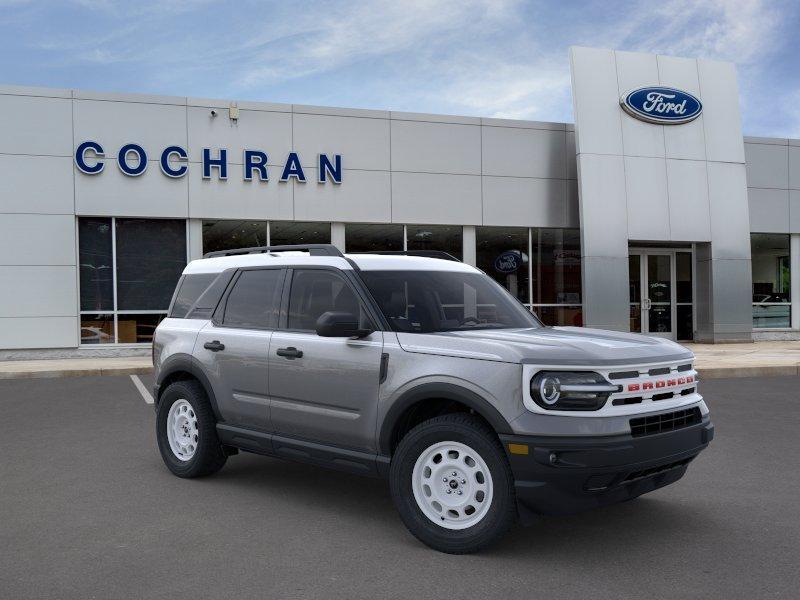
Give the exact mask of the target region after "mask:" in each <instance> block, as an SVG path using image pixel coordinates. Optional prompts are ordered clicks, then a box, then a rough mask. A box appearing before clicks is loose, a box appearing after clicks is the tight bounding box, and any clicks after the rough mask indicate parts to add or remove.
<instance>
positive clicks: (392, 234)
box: [344, 223, 403, 252]
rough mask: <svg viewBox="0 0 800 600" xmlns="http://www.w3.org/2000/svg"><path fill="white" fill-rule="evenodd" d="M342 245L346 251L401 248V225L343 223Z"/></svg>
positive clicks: (394, 249)
mask: <svg viewBox="0 0 800 600" xmlns="http://www.w3.org/2000/svg"><path fill="white" fill-rule="evenodd" d="M344 245H345V248H346V249H347V252H374V251H376V250H393V251H396V250H402V249H403V226H402V225H360V224H355V223H354V224H350V223H348V224H347V225H345V229H344Z"/></svg>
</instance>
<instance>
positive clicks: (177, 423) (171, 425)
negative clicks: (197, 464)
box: [167, 398, 200, 462]
mask: <svg viewBox="0 0 800 600" xmlns="http://www.w3.org/2000/svg"><path fill="white" fill-rule="evenodd" d="M199 439H200V433H199V431H198V429H197V415H196V414H195V412H194V408H192V405H191V404H189V402H188V401H187V400H184V399H182V398H181V399H179V400H176V401H175V402H174V403H173V405H172V406H171V407H170V409H169V414H167V441H169V447H170V449H171V450H172V453H173V454H174V455H175V457H176V458H177V459H178V460H182V461H184V462H186V461H189V460H191V459H192V457H193V456H194V453H195V452H196V451H197V444H198V441H199Z"/></svg>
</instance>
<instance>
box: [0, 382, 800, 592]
mask: <svg viewBox="0 0 800 600" xmlns="http://www.w3.org/2000/svg"><path fill="white" fill-rule="evenodd" d="M141 377H142V380H143V381H144V383H145V385H149V383H150V381H149V376H141ZM798 385H800V378H799V377H774V378H769V379H736V380H714V381H708V382H706V383H705V384H703V394H704V396H705V398H706V401H707V402H708V404H709V407H710V409H711V414H712V417H713V419H714V422H715V425H716V436H715V439H714V441H713V442H712V443H711V445H710V446H709V448H708V449H707V450H706V451H705V452H703V454H701V455H700V456H699V457H698V458H697V460H695V461H694V462H693V463H692V464H691V466H690V467H689V470H688V472H687V473H686V476H685V477H684V478H683V479H681V480H680V481H679V482H677V483H675V484H674V485H671V486H668V487H666V488H664V489H662V490H658V491H656V492H654V493H652V494H648V495H645V496H642V497H641V498H638V499H636V500H635V501H633V502H626V503H624V504H619V505H616V506H611V507H607V508H604V509H600V510H595V511H589V512H586V513H582V514H580V515H575V516H571V517H549V518H541V519H540V520H538V521H537V522H535V523H534V524H533V525H532V526H531V527H528V528H515V529H514V530H513V531H511V532H510V534H509V535H508V536H506V537H505V538H504V539H502V540H501V541H500V542H499V543H498V544H497V545H495V546H493V547H492V548H489V549H488V550H486V551H485V552H482V553H480V554H476V555H472V556H449V555H445V554H440V553H437V552H434V551H432V550H430V549H428V548H427V547H425V546H423V545H422V544H421V543H419V542H418V541H417V540H415V539H414V538H413V537H412V536H411V534H409V533H408V532H407V531H406V530H405V528H404V527H403V524H402V523H401V521H400V519H399V517H398V516H397V513H396V511H395V509H394V507H393V506H392V502H391V497H390V494H389V491H388V487H387V485H386V483H385V482H384V481H381V480H377V479H368V478H361V477H357V476H355V475H348V474H341V473H337V472H333V471H328V470H324V469H320V468H315V467H311V466H308V465H303V464H299V463H293V462H288V461H281V460H276V459H271V458H265V457H260V456H255V455H252V454H246V453H242V454H239V455H237V456H233V457H231V458H230V459H229V460H228V463H227V464H226V465H225V467H224V468H223V469H222V470H221V471H220V472H219V473H217V474H216V475H214V476H212V477H208V478H204V479H195V480H185V479H179V478H177V477H174V476H172V475H171V474H170V473H169V472H168V471H167V469H166V468H165V467H164V465H163V463H162V461H161V457H160V456H159V453H158V450H157V449H156V444H155V433H154V421H155V414H154V412H153V408H152V406H151V405H148V404H146V403H145V401H144V399H143V398H142V396H141V395H140V393H139V391H138V390H137V389H136V387H135V386H134V385H133V383H132V382H131V379H130V377H81V378H71V379H59V380H54V379H42V380H15V381H0V398H1V399H2V407H3V419H0V440H2V447H3V460H2V461H0V482H2V485H0V515H2V517H0V545H2V548H3V549H4V551H3V552H0V597H2V598H9V599H11V598H13V599H15V600H27V599H45V598H48V599H49V598H59V599H62V600H71V599H73V598H75V599H76V600H86V599H88V598H103V599H107V600H115V599H126V600H127V599H128V598H146V599H148V600H159V599H161V598H164V599H169V600H175V599H176V598H193V599H196V600H203V599H205V598H239V599H242V600H247V599H249V598H254V599H256V598H258V599H264V598H276V599H286V600H301V599H302V600H306V599H308V600H316V599H320V600H323V599H324V600H338V599H342V600H360V599H362V598H363V599H368V600H375V599H384V598H386V599H397V600H408V599H409V598H414V599H419V600H427V599H428V598H430V599H442V598H448V599H449V598H459V599H461V600H471V599H473V598H474V599H485V598H509V599H515V598H547V599H549V600H561V599H564V600H568V599H569V600H572V599H576V598H587V599H588V598H591V599H592V600H622V599H628V598H630V599H633V598H637V599H639V598H650V599H653V600H656V599H662V598H663V599H684V598H724V599H726V600H739V599H742V600H754V599H760V598H775V599H778V598H786V599H789V598H797V583H798V575H797V556H800V504H799V503H798V502H797V498H798V497H800V471H798V469H797V468H796V466H795V462H794V459H793V457H794V456H795V455H796V453H797V431H798V428H799V427H800V404H798V402H797V389H798Z"/></svg>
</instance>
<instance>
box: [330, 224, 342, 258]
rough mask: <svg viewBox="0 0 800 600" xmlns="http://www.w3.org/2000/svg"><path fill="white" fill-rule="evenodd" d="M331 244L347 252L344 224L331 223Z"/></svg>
mask: <svg viewBox="0 0 800 600" xmlns="http://www.w3.org/2000/svg"><path fill="white" fill-rule="evenodd" d="M331 244H333V245H334V246H336V247H337V248H338V249H339V250H341V251H342V252H345V247H344V223H331Z"/></svg>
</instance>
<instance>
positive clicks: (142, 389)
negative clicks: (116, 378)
mask: <svg viewBox="0 0 800 600" xmlns="http://www.w3.org/2000/svg"><path fill="white" fill-rule="evenodd" d="M131 381H133V385H135V386H136V389H137V390H139V393H140V394H141V395H142V398H144V401H145V403H147V404H152V403H153V396H151V395H150V392H148V391H147V388H146V387H144V384H143V383H142V380H141V379H139V376H138V375H131Z"/></svg>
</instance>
